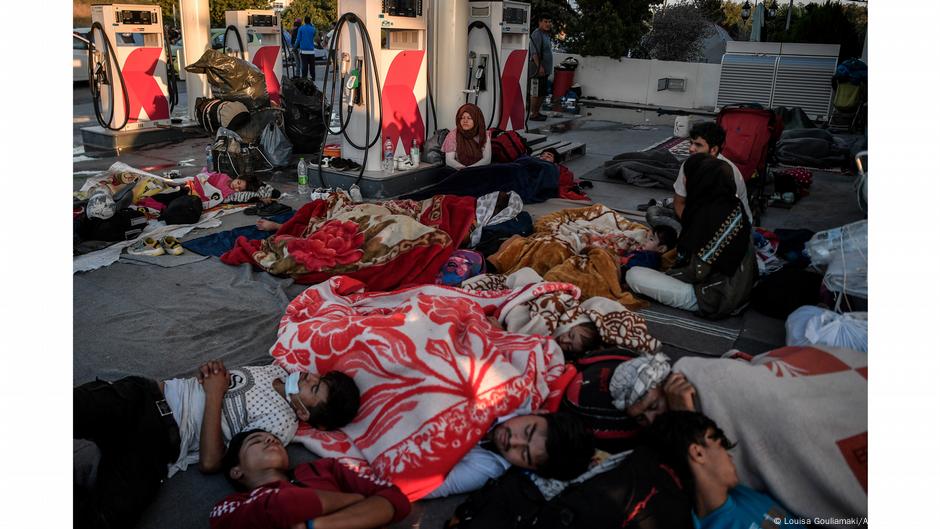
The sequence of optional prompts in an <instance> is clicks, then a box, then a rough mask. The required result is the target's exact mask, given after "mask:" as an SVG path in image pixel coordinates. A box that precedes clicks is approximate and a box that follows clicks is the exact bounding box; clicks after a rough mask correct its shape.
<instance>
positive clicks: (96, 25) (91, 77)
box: [88, 22, 131, 130]
mask: <svg viewBox="0 0 940 529" xmlns="http://www.w3.org/2000/svg"><path fill="white" fill-rule="evenodd" d="M96 30H97V31H98V34H100V35H101V39H102V41H103V42H104V46H102V50H103V51H102V57H103V61H104V65H103V66H104V71H103V74H102V75H103V76H104V81H105V82H106V83H107V84H110V85H111V90H109V94H110V96H109V102H108V103H109V104H108V107H109V108H110V109H111V115H110V116H108V119H107V120H105V119H104V116H102V115H101V84H104V83H102V82H101V80H100V79H96V78H95V70H96V68H95V64H94V58H95V57H94V55H95V48H96V46H95V31H96ZM88 37H89V38H88V86H89V88H90V89H91V101H92V106H94V109H95V118H97V120H98V124H99V125H101V126H102V127H104V128H106V129H108V130H121V129H123V128H124V127H125V126H126V125H127V121H128V119H130V115H129V114H128V108H130V106H131V104H130V98H129V97H128V94H127V85H126V84H125V83H124V74H122V73H121V68H119V67H118V65H117V54H116V53H114V46H112V45H111V39H109V38H108V35H107V34H106V33H105V32H104V27H103V26H102V25H101V23H100V22H93V23H92V24H91V31H89V32H88ZM111 61H114V63H115V65H114V66H115V67H114V70H115V71H117V75H118V80H120V82H121V94H122V95H123V96H124V121H123V122H122V123H121V125H120V126H117V127H112V126H111V125H110V123H111V120H112V119H114V79H111ZM99 66H101V65H100V64H99ZM99 77H100V76H99Z"/></svg>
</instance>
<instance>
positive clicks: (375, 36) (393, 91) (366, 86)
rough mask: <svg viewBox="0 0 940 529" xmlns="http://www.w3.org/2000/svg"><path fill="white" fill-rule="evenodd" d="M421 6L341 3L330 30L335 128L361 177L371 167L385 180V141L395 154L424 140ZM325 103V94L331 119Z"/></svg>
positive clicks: (392, 1) (396, 0) (416, 1)
mask: <svg viewBox="0 0 940 529" xmlns="http://www.w3.org/2000/svg"><path fill="white" fill-rule="evenodd" d="M424 4H425V2H424V1H423V0H339V1H338V5H337V8H338V12H340V13H343V15H342V16H340V18H339V20H338V21H337V23H336V25H335V26H334V29H333V37H332V39H331V42H330V51H329V55H328V61H329V63H328V64H327V71H328V74H327V76H325V78H324V80H323V93H324V94H327V95H328V96H329V97H330V98H331V100H330V102H329V104H330V106H331V108H332V109H333V110H334V112H336V114H337V115H338V116H337V118H338V119H337V121H338V126H334V127H332V128H331V130H330V132H331V133H333V134H339V135H342V138H343V139H342V145H341V152H342V157H344V158H348V159H351V160H353V161H355V162H357V163H359V164H360V165H361V169H360V174H359V179H361V178H362V176H363V175H364V174H365V173H366V172H370V173H373V174H371V175H370V177H374V178H382V177H384V175H377V174H375V173H379V172H380V171H381V170H382V159H383V145H384V143H385V142H386V140H387V141H389V142H390V143H391V145H392V151H393V155H400V154H405V153H408V151H409V149H410V148H411V145H412V142H414V143H416V144H418V145H422V144H423V143H424V139H425V131H426V124H425V123H426V117H425V115H424V114H422V106H425V105H424V104H425V102H426V99H427V97H428V90H427V87H428V82H427V53H426V52H427V29H428V26H427V11H426V6H425V5H424ZM328 86H329V87H331V88H332V87H336V88H337V89H336V90H332V89H328V88H327V87H328ZM337 99H339V100H338V101H337ZM326 105H327V101H326V99H324V111H325V112H324V114H325V117H328V112H326ZM335 123H336V122H334V124H335ZM325 141H326V139H324V142H325ZM320 177H321V179H322V169H321V172H320ZM359 179H357V181H356V182H357V183H358V181H359ZM321 184H324V185H325V183H324V182H322V181H321Z"/></svg>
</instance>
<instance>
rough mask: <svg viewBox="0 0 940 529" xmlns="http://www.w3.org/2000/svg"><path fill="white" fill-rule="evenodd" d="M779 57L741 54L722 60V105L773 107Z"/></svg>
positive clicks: (720, 90)
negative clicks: (742, 104) (753, 104)
mask: <svg viewBox="0 0 940 529" xmlns="http://www.w3.org/2000/svg"><path fill="white" fill-rule="evenodd" d="M776 64H777V56H776V55H738V54H730V53H726V54H725V56H724V57H722V58H721V80H720V82H719V84H718V106H719V107H723V106H725V105H734V104H739V103H759V104H761V105H763V106H765V107H769V106H770V102H771V99H772V97H773V89H774V70H775V68H776Z"/></svg>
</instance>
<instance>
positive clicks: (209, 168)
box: [206, 143, 215, 173]
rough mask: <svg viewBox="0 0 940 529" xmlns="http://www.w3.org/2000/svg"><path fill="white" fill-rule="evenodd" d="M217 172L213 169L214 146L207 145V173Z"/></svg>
mask: <svg viewBox="0 0 940 529" xmlns="http://www.w3.org/2000/svg"><path fill="white" fill-rule="evenodd" d="M213 171H215V169H214V168H213V167H212V144H211V143H210V144H209V145H206V172H207V173H211V172H213Z"/></svg>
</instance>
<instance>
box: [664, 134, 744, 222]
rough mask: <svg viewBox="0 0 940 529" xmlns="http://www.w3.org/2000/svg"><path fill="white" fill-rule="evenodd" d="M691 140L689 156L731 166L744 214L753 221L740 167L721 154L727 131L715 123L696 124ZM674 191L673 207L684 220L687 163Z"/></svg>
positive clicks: (690, 135)
mask: <svg viewBox="0 0 940 529" xmlns="http://www.w3.org/2000/svg"><path fill="white" fill-rule="evenodd" d="M689 139H690V140H691V141H692V143H690V144H689V155H690V156H691V155H694V154H698V153H706V154H708V155H709V156H713V157H715V158H718V159H719V160H724V161H725V162H726V163H727V164H728V165H730V166H731V170H732V171H733V172H734V185H735V188H736V189H737V193H736V194H737V197H738V198H739V199H741V203H742V204H744V213H746V214H747V220H748V221H753V218H754V217H753V216H751V208H750V206H749V205H748V203H747V185H745V183H744V177H743V176H741V171H740V170H739V169H738V166H736V165H734V163H733V162H732V161H731V160H729V159H727V158H725V157H724V156H723V155H722V154H721V147H722V146H723V145H724V144H725V131H724V129H722V128H721V127H719V126H718V124H717V123H715V122H713V121H706V122H704V123H696V124H695V125H694V126H693V127H692V129H691V130H690V131H689ZM673 189H674V190H675V195H674V196H673V207H674V208H675V210H676V215H678V216H679V218H682V212H683V210H684V209H685V197H686V190H685V163H683V164H682V165H681V166H680V167H679V177H678V178H676V183H675V184H673Z"/></svg>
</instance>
